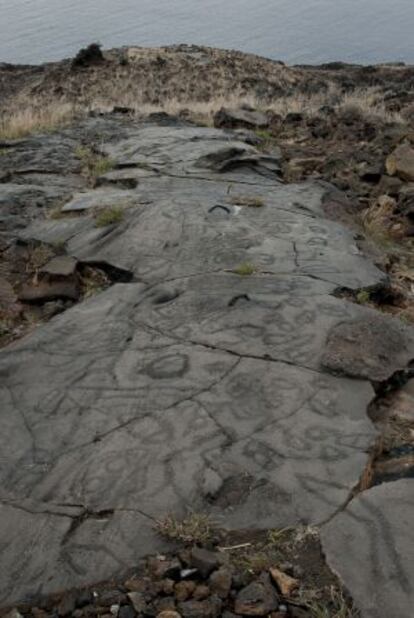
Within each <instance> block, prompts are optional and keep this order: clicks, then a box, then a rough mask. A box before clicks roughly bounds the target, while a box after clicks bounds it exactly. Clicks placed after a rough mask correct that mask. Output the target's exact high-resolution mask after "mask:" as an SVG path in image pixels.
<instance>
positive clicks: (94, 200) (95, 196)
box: [62, 189, 133, 213]
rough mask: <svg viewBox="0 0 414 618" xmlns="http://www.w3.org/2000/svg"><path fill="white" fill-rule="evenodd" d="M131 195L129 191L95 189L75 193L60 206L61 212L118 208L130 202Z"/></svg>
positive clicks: (131, 199)
mask: <svg viewBox="0 0 414 618" xmlns="http://www.w3.org/2000/svg"><path fill="white" fill-rule="evenodd" d="M132 201H133V196H132V195H131V194H130V192H129V191H122V190H118V191H117V190H111V189H106V190H102V189H97V190H95V191H87V192H85V193H77V194H76V195H74V196H73V198H72V199H71V200H70V201H69V202H67V203H66V204H65V205H64V206H63V207H62V212H63V213H66V212H68V213H69V212H79V211H84V210H99V209H100V208H119V207H125V206H128V205H130V204H131V202H132Z"/></svg>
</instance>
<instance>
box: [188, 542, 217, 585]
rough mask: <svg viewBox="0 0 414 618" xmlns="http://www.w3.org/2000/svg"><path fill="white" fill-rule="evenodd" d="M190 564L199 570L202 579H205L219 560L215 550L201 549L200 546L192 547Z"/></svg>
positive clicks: (215, 567)
mask: <svg viewBox="0 0 414 618" xmlns="http://www.w3.org/2000/svg"><path fill="white" fill-rule="evenodd" d="M191 564H192V566H193V567H194V568H196V569H198V570H199V572H200V574H201V576H202V577H203V578H204V579H207V577H208V576H209V575H210V573H212V572H213V571H214V570H215V569H218V567H219V566H220V560H219V556H218V554H216V553H215V552H212V551H209V550H208V549H202V548H201V547H194V548H193V549H192V551H191Z"/></svg>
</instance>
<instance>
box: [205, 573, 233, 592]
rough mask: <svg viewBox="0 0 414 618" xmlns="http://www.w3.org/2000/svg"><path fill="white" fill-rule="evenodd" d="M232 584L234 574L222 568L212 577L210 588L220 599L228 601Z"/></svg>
mask: <svg viewBox="0 0 414 618" xmlns="http://www.w3.org/2000/svg"><path fill="white" fill-rule="evenodd" d="M231 583H232V574H231V572H230V571H229V569H226V568H225V567H222V568H221V569H219V570H218V571H215V572H214V573H212V574H211V576H210V588H211V591H212V592H213V593H214V594H217V596H218V597H220V599H226V598H227V597H228V596H229V593H230V588H231Z"/></svg>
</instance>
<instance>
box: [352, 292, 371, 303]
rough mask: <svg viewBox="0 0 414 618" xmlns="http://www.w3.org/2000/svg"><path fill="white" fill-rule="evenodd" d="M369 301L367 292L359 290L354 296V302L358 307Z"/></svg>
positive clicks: (369, 296) (369, 297)
mask: <svg viewBox="0 0 414 618" xmlns="http://www.w3.org/2000/svg"><path fill="white" fill-rule="evenodd" d="M370 300H371V295H370V293H369V292H368V290H360V291H359V292H358V293H357V295H356V301H357V303H358V304H360V305H366V304H367V303H369V301H370Z"/></svg>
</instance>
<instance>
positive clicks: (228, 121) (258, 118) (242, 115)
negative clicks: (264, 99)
mask: <svg viewBox="0 0 414 618" xmlns="http://www.w3.org/2000/svg"><path fill="white" fill-rule="evenodd" d="M214 126H215V127H217V128H218V129H239V128H244V129H260V128H264V127H267V126H269V119H268V117H267V115H266V114H263V113H262V112H258V111H257V110H254V109H252V110H251V109H249V110H247V109H243V108H238V109H230V108H228V107H222V108H221V109H220V110H219V111H218V112H216V114H215V116H214Z"/></svg>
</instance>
